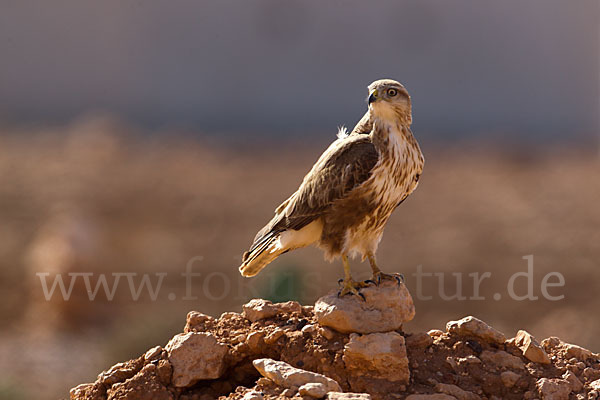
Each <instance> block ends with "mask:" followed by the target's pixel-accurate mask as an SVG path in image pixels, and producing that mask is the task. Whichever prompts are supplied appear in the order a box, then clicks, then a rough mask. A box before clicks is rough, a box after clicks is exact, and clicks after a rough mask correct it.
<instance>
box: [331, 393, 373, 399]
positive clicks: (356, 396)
mask: <svg viewBox="0 0 600 400" xmlns="http://www.w3.org/2000/svg"><path fill="white" fill-rule="evenodd" d="M327 400H371V395H370V394H368V393H341V392H329V393H327Z"/></svg>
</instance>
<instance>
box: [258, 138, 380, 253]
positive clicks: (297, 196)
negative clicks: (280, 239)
mask: <svg viewBox="0 0 600 400" xmlns="http://www.w3.org/2000/svg"><path fill="white" fill-rule="evenodd" d="M378 160H379V153H378V152H377V149H376V148H375V146H374V145H373V143H372V142H371V139H370V137H369V136H368V135H351V136H348V137H346V138H344V139H339V140H336V141H335V142H333V143H332V144H331V146H329V148H328V149H327V150H326V151H325V152H324V153H323V155H322V156H321V157H320V158H319V160H318V161H317V162H316V163H315V165H314V166H313V168H312V169H311V170H310V171H309V173H308V174H307V175H306V176H305V177H304V180H303V181H302V184H301V185H300V187H299V188H298V190H297V191H296V192H295V193H294V194H292V195H291V196H290V197H289V198H288V199H287V200H286V201H284V202H283V203H282V204H281V205H280V206H279V207H277V209H276V214H275V216H274V217H273V219H272V220H271V221H270V222H269V223H268V224H267V225H266V226H265V227H264V228H263V229H261V230H260V232H258V234H257V235H256V237H255V239H254V244H253V245H252V247H251V248H250V251H253V250H254V249H256V248H258V247H259V246H261V244H263V243H264V241H265V240H266V238H267V237H270V236H272V235H273V234H277V233H279V232H282V231H284V230H286V229H295V230H299V229H302V228H303V227H304V226H306V225H308V224H309V223H311V222H312V221H314V220H315V219H316V218H318V217H319V216H320V215H322V213H323V212H325V211H326V210H327V208H328V207H330V206H331V205H332V204H333V203H334V202H335V201H336V200H340V199H343V198H345V197H346V196H348V194H349V193H350V192H351V191H352V189H354V188H355V187H357V186H359V185H361V184H362V183H363V182H365V181H366V180H367V179H369V177H370V176H371V171H372V169H373V167H374V166H375V164H377V161H378Z"/></svg>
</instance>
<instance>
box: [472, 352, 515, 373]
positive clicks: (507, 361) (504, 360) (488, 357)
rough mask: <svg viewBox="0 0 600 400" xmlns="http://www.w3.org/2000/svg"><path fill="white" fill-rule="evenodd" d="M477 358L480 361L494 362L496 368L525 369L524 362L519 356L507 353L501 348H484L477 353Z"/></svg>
mask: <svg viewBox="0 0 600 400" xmlns="http://www.w3.org/2000/svg"><path fill="white" fill-rule="evenodd" d="M479 358H480V359H481V361H483V362H486V363H491V364H494V365H496V367H498V368H513V369H525V364H524V363H523V361H522V360H521V359H520V358H519V357H517V356H513V355H512V354H508V353H507V352H505V351H503V350H499V351H490V350H485V351H483V352H482V353H481V354H480V355H479Z"/></svg>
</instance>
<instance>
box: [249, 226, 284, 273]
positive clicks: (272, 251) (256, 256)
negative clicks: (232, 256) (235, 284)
mask: <svg viewBox="0 0 600 400" xmlns="http://www.w3.org/2000/svg"><path fill="white" fill-rule="evenodd" d="M278 239H279V234H276V233H274V232H269V233H268V234H267V235H265V236H263V237H262V238H260V239H259V240H258V241H257V242H255V243H254V244H253V245H252V247H251V248H250V250H249V251H247V252H245V253H244V255H243V257H242V265H241V266H240V273H241V274H242V275H243V276H247V277H249V276H254V275H256V274H258V273H259V272H260V271H261V270H262V269H263V268H264V267H266V266H267V265H268V264H269V263H270V262H271V261H273V260H275V259H276V258H277V257H279V256H280V255H281V254H283V253H285V252H286V251H287V249H284V248H280V247H279V246H278Z"/></svg>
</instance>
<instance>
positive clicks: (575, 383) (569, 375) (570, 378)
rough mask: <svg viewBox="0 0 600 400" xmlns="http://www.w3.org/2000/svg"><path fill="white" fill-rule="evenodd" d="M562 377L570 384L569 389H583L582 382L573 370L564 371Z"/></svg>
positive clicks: (575, 390) (576, 390)
mask: <svg viewBox="0 0 600 400" xmlns="http://www.w3.org/2000/svg"><path fill="white" fill-rule="evenodd" d="M563 379H564V380H566V381H567V382H569V384H570V385H571V391H573V392H579V391H580V390H581V389H583V383H581V381H580V380H579V378H577V376H576V375H575V374H574V373H573V372H571V371H567V372H565V373H564V374H563Z"/></svg>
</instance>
